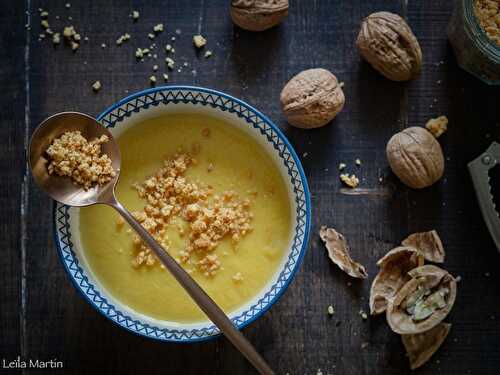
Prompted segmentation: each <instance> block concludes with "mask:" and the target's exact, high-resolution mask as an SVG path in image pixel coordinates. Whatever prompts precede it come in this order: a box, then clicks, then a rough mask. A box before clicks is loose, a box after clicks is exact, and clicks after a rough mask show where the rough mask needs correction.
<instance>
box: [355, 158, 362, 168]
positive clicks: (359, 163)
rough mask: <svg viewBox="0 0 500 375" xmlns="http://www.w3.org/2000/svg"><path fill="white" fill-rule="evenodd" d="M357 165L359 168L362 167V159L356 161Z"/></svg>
mask: <svg viewBox="0 0 500 375" xmlns="http://www.w3.org/2000/svg"><path fill="white" fill-rule="evenodd" d="M355 163H356V165H357V166H358V167H359V166H360V165H361V160H360V159H356V161H355Z"/></svg>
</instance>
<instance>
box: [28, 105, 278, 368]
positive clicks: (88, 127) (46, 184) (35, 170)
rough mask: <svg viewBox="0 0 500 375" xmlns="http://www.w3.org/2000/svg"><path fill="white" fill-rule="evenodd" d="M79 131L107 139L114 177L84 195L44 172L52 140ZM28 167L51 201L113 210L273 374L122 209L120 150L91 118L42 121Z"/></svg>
mask: <svg viewBox="0 0 500 375" xmlns="http://www.w3.org/2000/svg"><path fill="white" fill-rule="evenodd" d="M75 130H79V131H80V132H81V134H82V136H84V137H85V138H87V139H94V138H97V137H100V136H101V135H107V136H108V137H109V141H108V142H106V143H104V144H103V145H102V147H101V150H102V152H103V153H105V154H107V155H108V156H109V158H110V159H111V161H112V165H113V168H114V170H115V171H116V176H115V177H114V178H113V179H112V180H111V181H109V182H108V183H107V184H105V185H103V186H95V187H93V188H91V189H89V190H87V191H85V190H84V189H83V188H81V187H79V186H77V185H75V184H74V183H73V182H72V181H71V180H70V179H69V178H67V177H59V176H51V175H49V174H48V172H47V162H48V161H47V159H46V157H45V150H46V149H47V148H48V147H49V146H50V144H51V143H52V142H53V141H54V139H55V138H57V137H59V136H61V135H62V134H63V133H65V132H67V131H75ZM28 158H29V165H30V168H31V172H32V174H33V177H34V179H35V181H36V183H37V184H38V185H39V186H40V187H41V188H42V189H43V190H45V192H46V193H47V194H48V195H49V196H50V197H52V199H54V200H56V201H58V202H60V203H62V204H65V205H68V206H75V207H84V206H90V205H93V204H106V205H108V206H111V207H113V208H114V209H115V210H116V211H118V213H119V214H120V215H121V216H122V217H123V218H124V219H125V220H126V221H127V223H128V224H129V225H130V226H131V227H132V228H133V229H134V230H135V231H136V232H137V234H138V235H139V236H141V238H142V239H143V241H144V242H145V243H146V244H147V245H148V246H149V248H150V249H151V250H153V252H154V253H155V254H156V256H157V257H158V259H160V261H161V262H162V263H163V265H164V266H165V268H166V269H167V270H169V271H170V273H171V274H172V275H173V276H174V277H175V278H176V279H177V281H178V282H179V284H181V286H182V287H183V288H184V289H185V290H186V291H187V292H188V293H189V295H190V296H191V298H192V299H193V300H194V302H196V304H197V305H198V306H199V307H200V308H201V309H202V310H203V312H204V313H205V314H206V315H207V316H208V317H209V318H210V320H211V321H212V322H214V323H215V325H216V326H217V327H219V329H220V331H221V332H222V333H224V335H226V337H227V338H228V339H229V341H231V342H232V343H233V345H234V346H235V347H236V348H237V349H238V350H239V351H240V352H241V353H242V354H243V355H244V356H245V357H246V358H247V359H248V361H250V363H251V364H252V365H253V366H254V367H255V368H256V369H257V370H258V371H259V372H260V373H261V374H266V375H267V374H274V372H273V370H271V368H270V367H269V365H268V364H267V363H266V362H265V360H264V359H263V358H262V357H261V356H260V354H259V353H257V351H256V350H255V348H254V347H253V346H252V344H250V342H249V341H248V340H247V339H246V338H245V336H243V334H242V333H241V332H240V331H238V329H237V328H236V327H235V326H234V324H233V323H232V322H231V320H230V319H229V318H228V317H227V316H226V314H225V313H224V311H222V309H221V308H220V307H219V306H217V304H216V303H215V302H214V301H213V300H212V299H211V298H210V297H209V296H208V294H207V293H205V291H204V290H203V289H202V288H201V287H200V286H199V285H198V284H197V283H196V281H194V280H193V278H192V277H191V276H189V274H188V273H187V272H186V271H184V269H183V268H182V267H181V266H180V265H179V264H178V263H177V262H176V261H175V260H174V258H172V257H171V256H170V255H169V254H168V252H167V251H166V250H165V249H164V248H163V247H162V246H161V245H160V244H158V242H156V240H155V239H154V238H153V236H151V234H149V232H148V231H146V230H145V229H144V228H143V227H142V226H141V224H139V222H138V221H137V220H135V219H134V217H133V216H132V215H131V214H130V212H129V211H128V210H127V209H126V208H125V207H123V206H122V205H121V203H120V202H118V200H117V199H116V197H115V186H116V183H117V181H118V177H119V175H120V162H121V156H120V150H119V148H118V145H117V144H116V142H115V140H114V138H113V136H112V135H111V133H110V132H109V131H108V130H107V129H106V128H105V127H104V126H102V125H101V124H99V123H98V122H97V120H96V119H94V118H93V117H91V116H88V115H85V114H83V113H78V112H62V113H58V114H55V115H53V116H51V117H49V118H47V119H46V120H45V121H43V122H42V123H41V124H40V125H39V126H38V127H37V128H36V129H35V131H34V133H33V136H32V137H31V142H30V147H29V157H28Z"/></svg>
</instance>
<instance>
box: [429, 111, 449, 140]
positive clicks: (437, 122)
mask: <svg viewBox="0 0 500 375" xmlns="http://www.w3.org/2000/svg"><path fill="white" fill-rule="evenodd" d="M425 128H426V129H427V130H428V131H430V132H431V133H432V135H433V136H434V137H436V138H439V137H440V136H441V135H443V134H444V133H445V132H446V130H448V118H447V117H446V116H439V117H437V118H431V119H430V120H429V121H427V123H426V124H425Z"/></svg>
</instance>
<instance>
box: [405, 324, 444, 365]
mask: <svg viewBox="0 0 500 375" xmlns="http://www.w3.org/2000/svg"><path fill="white" fill-rule="evenodd" d="M450 328H451V324H448V323H439V324H438V325H437V326H435V327H434V328H432V329H430V330H428V331H425V332H422V333H417V334H416V335H402V336H401V339H402V340H403V345H404V346H405V349H406V353H407V354H408V359H409V361H410V368H411V369H412V370H415V369H416V368H419V367H420V366H422V365H423V364H424V363H426V362H427V361H428V360H429V359H430V358H431V357H432V355H433V354H434V353H436V351H437V350H438V349H439V347H440V346H441V345H442V344H443V342H444V340H445V339H446V337H447V336H448V333H449V332H450Z"/></svg>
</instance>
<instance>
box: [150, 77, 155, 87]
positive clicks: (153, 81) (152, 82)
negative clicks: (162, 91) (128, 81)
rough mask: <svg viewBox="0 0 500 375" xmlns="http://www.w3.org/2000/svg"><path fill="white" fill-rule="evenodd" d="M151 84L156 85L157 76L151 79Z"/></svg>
mask: <svg viewBox="0 0 500 375" xmlns="http://www.w3.org/2000/svg"><path fill="white" fill-rule="evenodd" d="M149 82H150V83H151V84H152V85H153V86H154V85H156V77H155V76H151V77H149Z"/></svg>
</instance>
